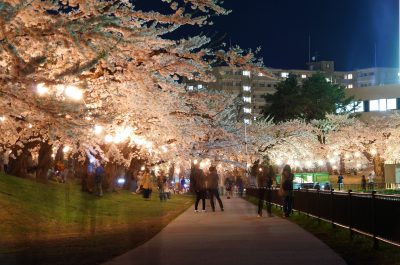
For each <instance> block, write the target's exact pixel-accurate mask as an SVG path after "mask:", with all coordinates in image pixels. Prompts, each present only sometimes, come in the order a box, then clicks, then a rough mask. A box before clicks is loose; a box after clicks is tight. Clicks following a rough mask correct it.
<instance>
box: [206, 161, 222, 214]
mask: <svg viewBox="0 0 400 265" xmlns="http://www.w3.org/2000/svg"><path fill="white" fill-rule="evenodd" d="M209 171H210V173H209V174H208V192H209V194H210V203H211V208H212V211H213V212H215V204H214V196H215V198H216V199H217V201H218V204H219V207H220V208H221V211H224V205H223V204H222V201H221V198H220V197H219V192H218V183H219V176H218V172H217V168H216V167H214V166H211V167H210V168H209Z"/></svg>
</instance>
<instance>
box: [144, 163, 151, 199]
mask: <svg viewBox="0 0 400 265" xmlns="http://www.w3.org/2000/svg"><path fill="white" fill-rule="evenodd" d="M142 185H143V198H145V199H150V195H151V192H152V191H153V182H152V177H151V175H150V171H149V169H147V168H146V169H145V171H144V173H143V177H142Z"/></svg>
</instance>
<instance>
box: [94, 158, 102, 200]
mask: <svg viewBox="0 0 400 265" xmlns="http://www.w3.org/2000/svg"><path fill="white" fill-rule="evenodd" d="M103 178H104V168H103V166H102V165H101V163H99V164H98V165H97V167H96V171H95V175H94V183H95V188H96V195H97V196H99V197H101V196H103Z"/></svg>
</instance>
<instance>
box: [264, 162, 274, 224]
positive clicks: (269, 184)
mask: <svg viewBox="0 0 400 265" xmlns="http://www.w3.org/2000/svg"><path fill="white" fill-rule="evenodd" d="M274 179H275V170H274V168H273V167H272V165H269V166H268V173H267V181H266V184H267V187H266V188H267V190H266V195H267V196H266V199H267V213H268V216H269V217H272V188H273V187H272V185H273V184H274Z"/></svg>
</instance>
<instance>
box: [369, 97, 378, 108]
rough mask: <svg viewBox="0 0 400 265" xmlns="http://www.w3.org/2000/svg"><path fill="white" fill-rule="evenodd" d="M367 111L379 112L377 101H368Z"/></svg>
mask: <svg viewBox="0 0 400 265" xmlns="http://www.w3.org/2000/svg"><path fill="white" fill-rule="evenodd" d="M369 110H370V111H378V110H379V100H378V99H377V100H370V101H369Z"/></svg>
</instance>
